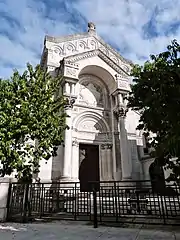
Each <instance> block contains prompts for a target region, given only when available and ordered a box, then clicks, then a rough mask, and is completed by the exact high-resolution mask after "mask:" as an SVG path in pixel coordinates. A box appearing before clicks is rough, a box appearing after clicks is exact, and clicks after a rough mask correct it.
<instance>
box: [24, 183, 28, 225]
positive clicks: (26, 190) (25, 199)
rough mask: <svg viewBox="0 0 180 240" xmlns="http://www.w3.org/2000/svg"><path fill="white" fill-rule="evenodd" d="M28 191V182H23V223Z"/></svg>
mask: <svg viewBox="0 0 180 240" xmlns="http://www.w3.org/2000/svg"><path fill="white" fill-rule="evenodd" d="M28 193H29V184H25V185H24V197H23V215H22V222H23V223H24V222H26V221H27V208H28Z"/></svg>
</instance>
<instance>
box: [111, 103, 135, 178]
mask: <svg viewBox="0 0 180 240" xmlns="http://www.w3.org/2000/svg"><path fill="white" fill-rule="evenodd" d="M126 112H127V111H126V109H125V107H124V106H123V107H122V106H120V107H118V108H117V109H116V110H115V114H116V116H117V117H118V120H119V134H120V150H121V166H122V180H131V179H132V162H131V158H130V148H129V143H128V138H127V132H126V128H125V117H126Z"/></svg>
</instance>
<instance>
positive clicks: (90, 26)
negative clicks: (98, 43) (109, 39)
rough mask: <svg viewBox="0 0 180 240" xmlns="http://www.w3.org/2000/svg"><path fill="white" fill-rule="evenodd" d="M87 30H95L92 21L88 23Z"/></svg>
mask: <svg viewBox="0 0 180 240" xmlns="http://www.w3.org/2000/svg"><path fill="white" fill-rule="evenodd" d="M89 30H96V25H95V24H94V23H93V22H89V23H88V31H89Z"/></svg>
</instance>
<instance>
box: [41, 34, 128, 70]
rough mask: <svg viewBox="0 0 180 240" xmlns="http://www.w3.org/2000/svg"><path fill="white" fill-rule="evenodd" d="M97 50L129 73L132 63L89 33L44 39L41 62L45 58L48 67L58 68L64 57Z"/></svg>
mask: <svg viewBox="0 0 180 240" xmlns="http://www.w3.org/2000/svg"><path fill="white" fill-rule="evenodd" d="M95 50H98V51H99V56H100V54H101V55H103V57H104V59H105V57H106V58H108V59H110V60H111V62H113V63H114V64H115V65H117V67H119V68H121V69H122V70H124V71H125V72H126V73H130V70H131V65H132V63H131V62H130V61H128V60H126V59H124V58H123V57H122V56H121V55H120V54H119V53H118V52H117V51H116V50H114V49H113V48H111V47H110V45H108V44H106V43H105V42H104V41H103V40H102V39H101V38H100V37H99V36H97V35H96V34H95V35H91V34H89V33H84V34H77V35H71V36H67V37H62V38H54V37H49V36H46V37H45V45H44V51H43V55H42V59H41V62H43V61H45V59H43V58H47V59H46V61H47V62H48V65H55V66H56V67H58V66H59V62H60V61H61V60H62V59H63V58H66V57H70V56H76V55H79V54H83V53H91V52H92V51H95Z"/></svg>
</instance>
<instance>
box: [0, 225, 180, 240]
mask: <svg viewBox="0 0 180 240" xmlns="http://www.w3.org/2000/svg"><path fill="white" fill-rule="evenodd" d="M5 239H6V240H31V239H32V240H86V239H87V240H95V239H99V240H102V239H103V240H143V239H145V240H151V239H153V240H156V239H157V240H159V239H161V240H171V239H176V240H180V227H176V228H175V227H167V226H166V227H165V226H163V227H158V226H156V227H148V229H145V228H142V226H141V228H137V227H136V228H134V227H129V228H115V227H102V226H99V228H97V229H94V228H93V226H92V225H87V223H84V222H82V223H81V222H67V221H59V222H51V223H32V224H31V223H30V224H18V223H1V224H0V240H5Z"/></svg>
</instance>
